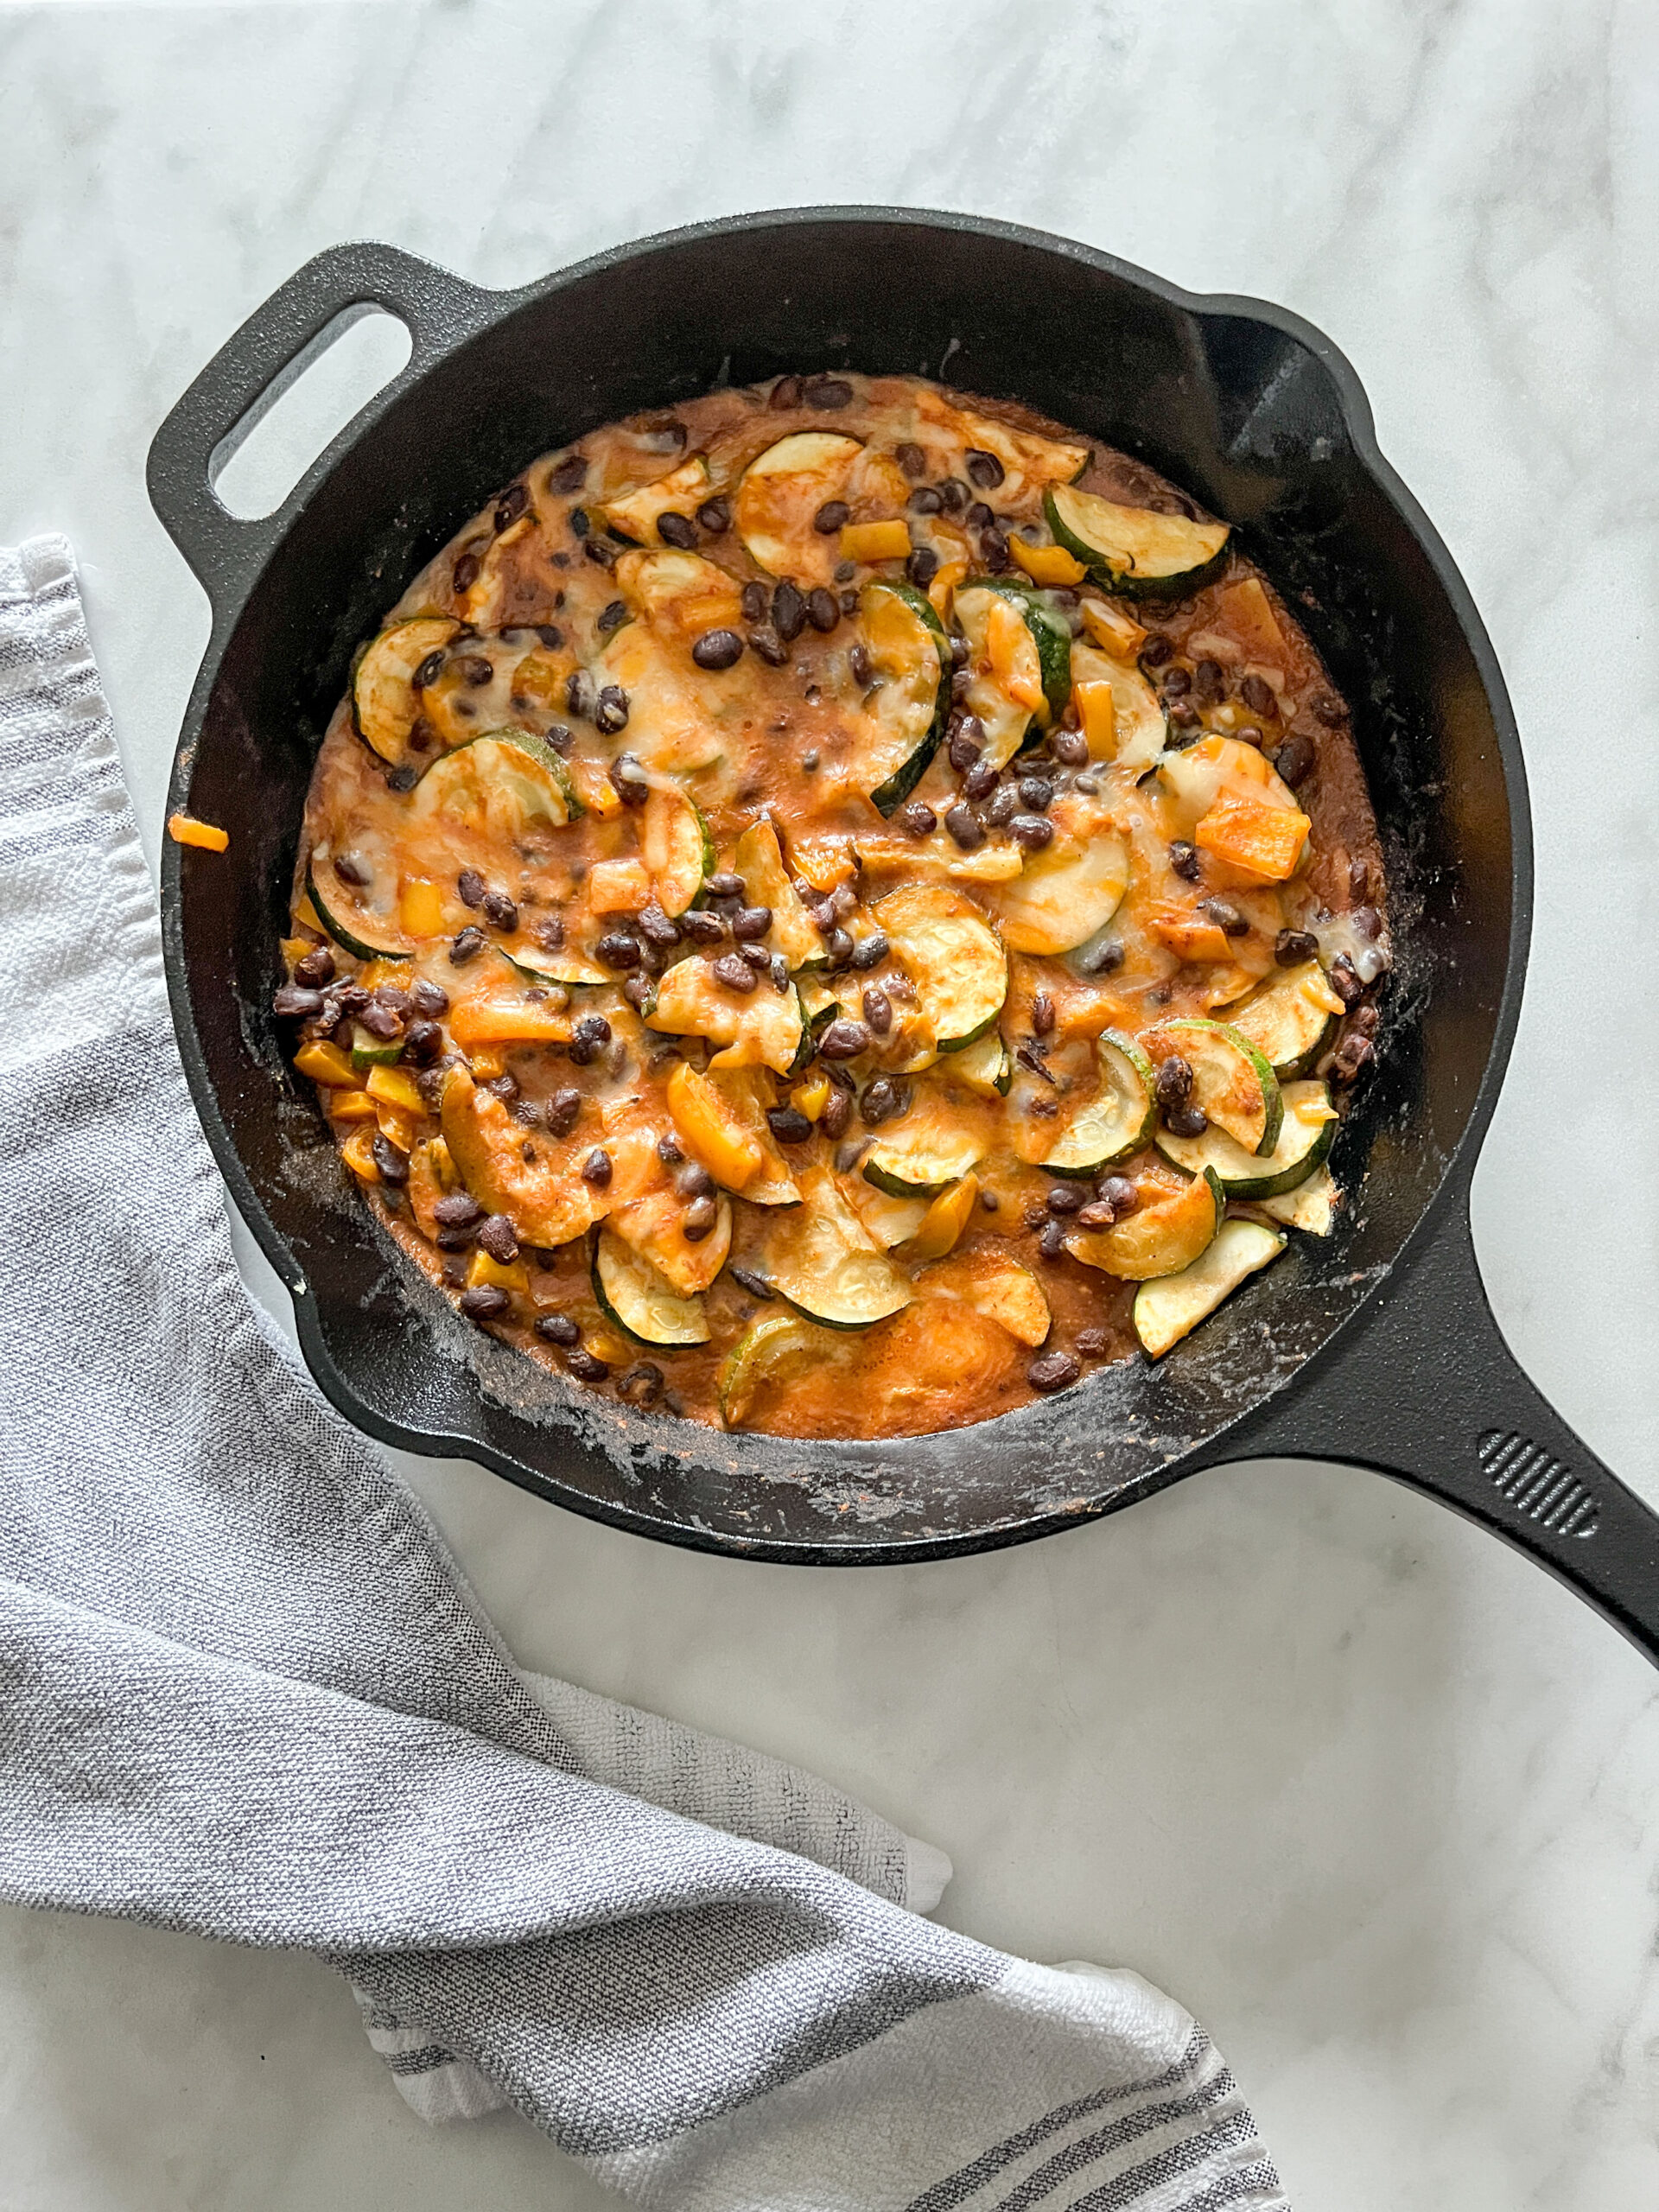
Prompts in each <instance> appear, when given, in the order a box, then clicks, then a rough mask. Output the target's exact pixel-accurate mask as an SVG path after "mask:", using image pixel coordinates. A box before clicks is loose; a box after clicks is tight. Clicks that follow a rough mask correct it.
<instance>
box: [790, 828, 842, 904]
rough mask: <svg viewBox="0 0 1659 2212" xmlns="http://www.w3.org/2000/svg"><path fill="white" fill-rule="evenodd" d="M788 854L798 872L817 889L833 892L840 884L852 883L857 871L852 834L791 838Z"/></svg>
mask: <svg viewBox="0 0 1659 2212" xmlns="http://www.w3.org/2000/svg"><path fill="white" fill-rule="evenodd" d="M789 854H790V858H791V861H793V862H794V864H795V873H796V874H798V875H802V876H804V877H805V879H806V880H807V881H808V882H809V883H810V885H811V887H812V888H813V889H814V890H815V891H833V890H834V889H835V888H836V886H837V885H838V884H842V883H850V882H851V880H852V879H853V877H854V876H855V874H857V872H858V859H857V855H855V853H854V851H853V841H852V839H851V838H850V837H837V836H818V837H791V839H790V841H789Z"/></svg>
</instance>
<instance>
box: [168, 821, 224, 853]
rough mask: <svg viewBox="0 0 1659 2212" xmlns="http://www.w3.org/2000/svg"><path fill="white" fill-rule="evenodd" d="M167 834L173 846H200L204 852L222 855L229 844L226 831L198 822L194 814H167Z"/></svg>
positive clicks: (210, 824) (214, 825)
mask: <svg viewBox="0 0 1659 2212" xmlns="http://www.w3.org/2000/svg"><path fill="white" fill-rule="evenodd" d="M167 834H168V836H169V837H170V838H171V839H172V840H173V842H174V843H175V845H200V847H201V849H202V850H203V851H204V852H207V853H222V852H223V851H224V849H225V848H226V845H228V844H229V843H230V842H231V833H230V831H229V830H228V829H219V826H218V824H217V823H213V822H198V821H197V819H196V817H195V816H194V814H169V815H168V817H167Z"/></svg>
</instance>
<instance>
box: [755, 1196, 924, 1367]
mask: <svg viewBox="0 0 1659 2212" xmlns="http://www.w3.org/2000/svg"><path fill="white" fill-rule="evenodd" d="M803 1184H804V1187H803V1192H802V1195H803V1198H804V1204H803V1205H798V1206H791V1207H790V1208H788V1209H787V1210H786V1211H776V1210H775V1211H773V1212H772V1214H771V1215H770V1216H768V1217H767V1220H766V1228H765V1233H764V1237H763V1241H762V1243H761V1247H760V1259H759V1262H758V1263H757V1265H756V1268H755V1272H756V1273H757V1274H759V1275H760V1277H761V1278H762V1280H763V1281H766V1282H769V1283H770V1284H771V1285H772V1288H773V1289H774V1290H776V1291H777V1292H779V1294H780V1295H781V1296H783V1297H785V1298H786V1299H787V1300H789V1302H790V1304H791V1306H794V1308H795V1309H796V1311H797V1313H804V1314H805V1316H806V1318H807V1319H808V1320H809V1321H817V1322H818V1323H819V1324H820V1325H822V1326H823V1327H824V1328H826V1329H868V1327H870V1325H872V1323H874V1322H876V1321H885V1320H886V1319H887V1318H888V1317H889V1315H891V1314H893V1313H902V1312H903V1311H904V1309H905V1307H906V1306H908V1305H909V1304H910V1301H911V1297H912V1291H911V1287H910V1283H909V1281H908V1279H907V1278H906V1275H905V1274H903V1272H902V1271H901V1270H900V1269H899V1268H896V1267H895V1266H894V1265H893V1262H892V1261H891V1260H890V1259H888V1257H887V1254H886V1253H885V1252H881V1251H878V1250H877V1249H876V1246H875V1243H874V1240H873V1239H872V1238H871V1236H870V1235H869V1233H868V1230H866V1229H865V1227H864V1225H863V1224H862V1223H861V1221H860V1220H859V1218H858V1217H857V1215H856V1214H855V1212H854V1211H853V1210H852V1208H851V1207H850V1206H849V1205H848V1203H847V1201H846V1199H845V1198H842V1194H841V1192H839V1191H838V1190H837V1189H836V1181H835V1178H834V1176H833V1175H831V1174H829V1173H828V1172H827V1171H825V1170H823V1169H819V1170H818V1171H817V1173H814V1174H812V1175H811V1176H810V1177H808V1178H804V1179H803Z"/></svg>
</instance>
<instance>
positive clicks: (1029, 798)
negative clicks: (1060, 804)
mask: <svg viewBox="0 0 1659 2212" xmlns="http://www.w3.org/2000/svg"><path fill="white" fill-rule="evenodd" d="M1020 801H1021V803H1022V804H1024V805H1026V806H1028V807H1029V808H1030V809H1031V810H1032V812H1033V814H1046V813H1047V811H1048V810H1049V808H1050V807H1051V806H1052V804H1054V786H1053V785H1052V784H1051V783H1050V782H1049V780H1048V778H1047V777H1046V776H1021V777H1020Z"/></svg>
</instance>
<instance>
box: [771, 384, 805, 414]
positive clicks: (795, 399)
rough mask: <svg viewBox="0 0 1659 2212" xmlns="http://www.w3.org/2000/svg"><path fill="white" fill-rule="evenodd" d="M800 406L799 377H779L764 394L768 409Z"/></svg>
mask: <svg viewBox="0 0 1659 2212" xmlns="http://www.w3.org/2000/svg"><path fill="white" fill-rule="evenodd" d="M766 404H767V406H768V407H777V408H788V407H798V406H799V405H800V404H801V379H800V378H799V377H779V379H778V381H777V383H776V384H775V385H773V386H772V390H771V391H769V392H768V393H767V394H766Z"/></svg>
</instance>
